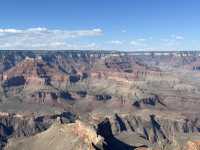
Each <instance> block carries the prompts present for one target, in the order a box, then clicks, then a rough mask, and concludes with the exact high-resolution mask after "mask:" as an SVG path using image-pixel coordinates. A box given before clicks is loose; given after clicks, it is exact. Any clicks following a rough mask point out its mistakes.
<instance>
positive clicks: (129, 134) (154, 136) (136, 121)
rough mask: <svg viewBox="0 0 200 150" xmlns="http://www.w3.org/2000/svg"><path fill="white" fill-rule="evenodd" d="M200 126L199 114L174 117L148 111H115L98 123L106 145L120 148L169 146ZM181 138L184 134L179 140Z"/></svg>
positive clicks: (99, 132) (195, 131)
mask: <svg viewBox="0 0 200 150" xmlns="http://www.w3.org/2000/svg"><path fill="white" fill-rule="evenodd" d="M147 116H148V115H147ZM199 128H200V122H199V119H198V118H193V119H192V118H191V119H189V118H188V119H186V118H184V117H178V118H177V119H175V118H173V119H172V118H170V117H167V118H166V117H163V116H156V115H149V116H148V117H147V118H146V117H144V116H140V115H139V114H136V115H131V114H129V115H128V114H127V115H125V114H121V115H120V114H115V116H110V117H108V118H105V119H104V120H103V121H102V122H100V123H98V124H97V133H98V134H100V135H101V136H102V137H104V138H105V141H107V145H105V147H106V146H107V147H110V148H111V147H119V146H122V147H121V149H122V150H123V149H124V150H126V149H128V147H130V148H131V147H132V148H141V147H144V148H145V147H149V148H152V147H154V148H155V147H157V148H159V147H160V148H161V146H166V147H168V149H170V146H171V148H172V146H174V145H173V144H174V142H175V141H177V140H180V136H182V137H184V136H185V135H190V134H194V133H196V134H199V132H200V131H199ZM116 139H117V140H118V141H116ZM182 140H184V138H183V139H181V140H180V141H182ZM122 141H123V142H122ZM180 141H179V142H180ZM183 143H184V142H183ZM179 144H180V145H181V144H182V143H181V142H180V143H179ZM184 145H185V144H184ZM166 149H167V148H166Z"/></svg>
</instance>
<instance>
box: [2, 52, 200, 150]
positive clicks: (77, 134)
mask: <svg viewBox="0 0 200 150" xmlns="http://www.w3.org/2000/svg"><path fill="white" fill-rule="evenodd" d="M199 68H200V52H198V51H173V52H170V51H166V52H164V51H163V52H162V51H161V52H159V51H157V52H123V51H87V50H85V51H39V50H38V51H37V50H35V51H29V50H27V51H19V50H16V51H3V50H2V51H0V83H1V84H0V149H5V150H26V149H30V150H36V149H49V150H65V149H69V150H76V149H77V150H79V149H80V150H151V149H153V150H198V149H199V145H200V144H199V142H200V110H199V107H200V101H199V97H200V78H199V77H200V70H199Z"/></svg>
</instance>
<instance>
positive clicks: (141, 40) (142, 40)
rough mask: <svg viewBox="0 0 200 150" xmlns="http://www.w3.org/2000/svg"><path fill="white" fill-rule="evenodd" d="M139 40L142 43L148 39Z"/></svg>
mask: <svg viewBox="0 0 200 150" xmlns="http://www.w3.org/2000/svg"><path fill="white" fill-rule="evenodd" d="M137 40H138V41H140V42H144V41H146V39H144V38H140V39H137Z"/></svg>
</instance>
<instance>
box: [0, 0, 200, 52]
mask: <svg viewBox="0 0 200 150" xmlns="http://www.w3.org/2000/svg"><path fill="white" fill-rule="evenodd" d="M199 6H200V1H199V0H1V2H0V49H109V50H110V49H114V50H129V51H134V50H187V49H190V50H191V49H200V45H199V43H200V10H199Z"/></svg>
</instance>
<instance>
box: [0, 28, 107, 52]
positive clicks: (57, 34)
mask: <svg viewBox="0 0 200 150" xmlns="http://www.w3.org/2000/svg"><path fill="white" fill-rule="evenodd" d="M101 35H103V31H102V30H101V29H99V28H97V29H90V30H59V29H48V28H41V27H38V28H29V29H24V30H18V29H0V49H71V48H77V49H79V48H81V47H85V48H92V47H94V46H96V44H94V43H89V44H88V43H78V42H77V40H75V39H74V38H84V37H94V36H101ZM78 41H79V42H80V41H81V40H78ZM73 42H75V43H74V44H72V43H73ZM79 45H80V46H79Z"/></svg>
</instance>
